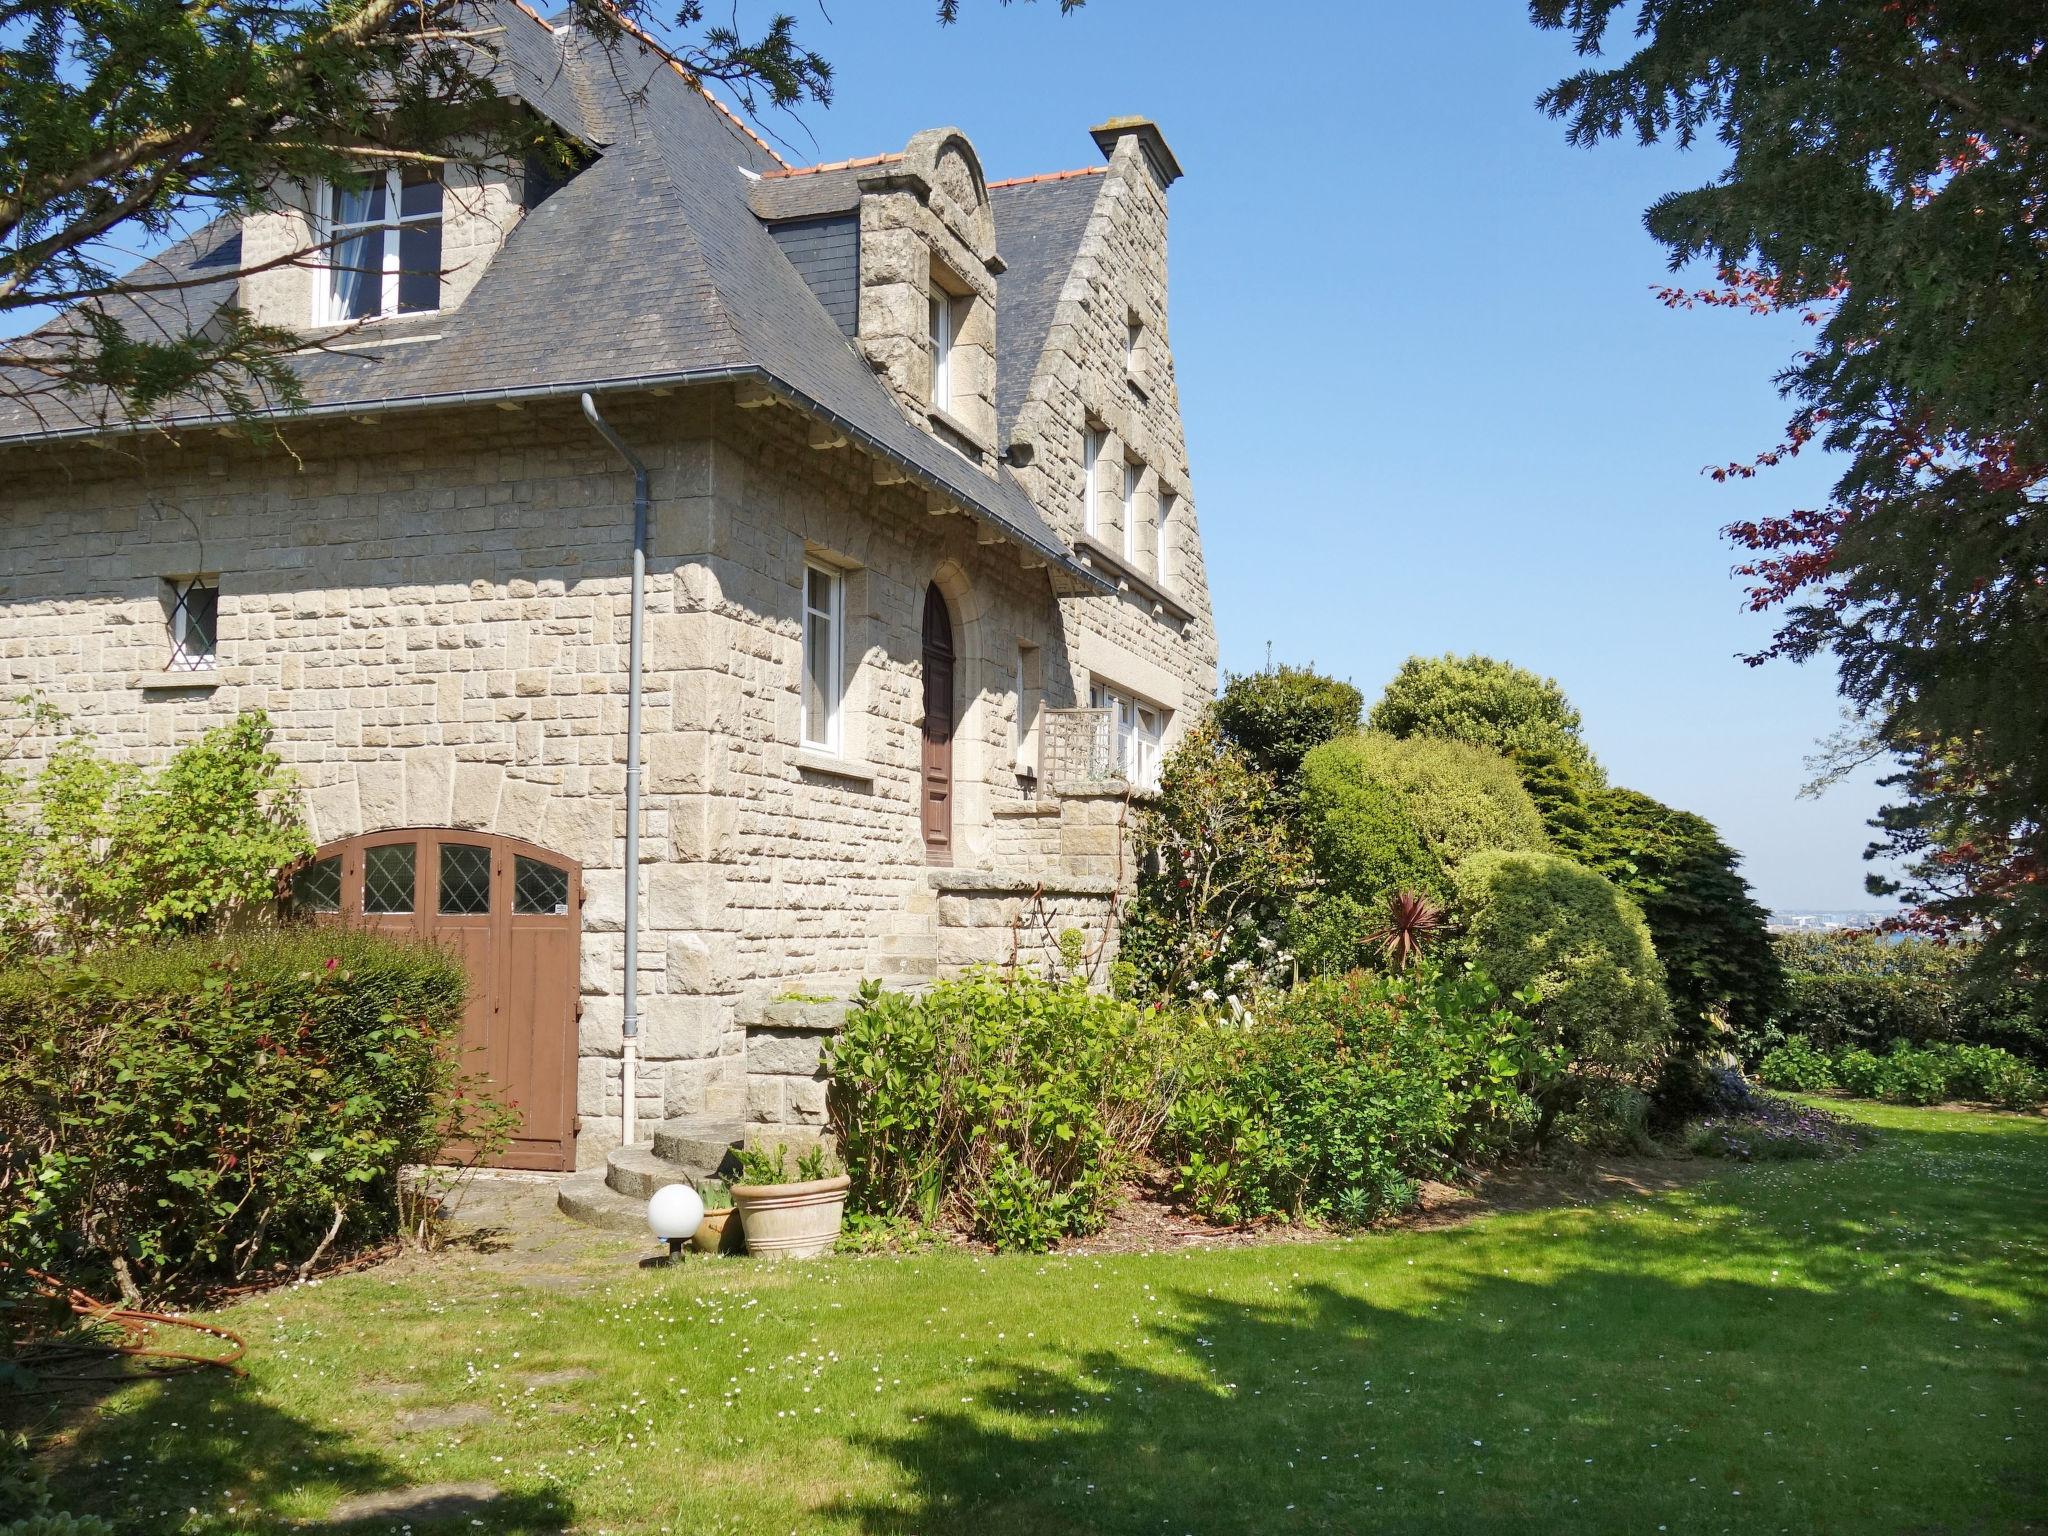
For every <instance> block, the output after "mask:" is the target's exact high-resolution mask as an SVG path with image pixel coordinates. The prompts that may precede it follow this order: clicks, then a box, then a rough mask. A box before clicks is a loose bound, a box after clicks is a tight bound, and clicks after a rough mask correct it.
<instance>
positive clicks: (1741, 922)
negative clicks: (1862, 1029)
mask: <svg viewBox="0 0 2048 1536" xmlns="http://www.w3.org/2000/svg"><path fill="white" fill-rule="evenodd" d="M1565 851H1566V852H1568V853H1569V854H1570V856H1571V857H1573V858H1575V859H1577V860H1578V861H1579V862H1580V863H1582V864H1584V865H1586V866H1587V867H1588V868H1591V869H1596V870H1598V871H1599V872H1600V873H1601V874H1603V875H1605V876H1607V877H1608V879H1610V880H1612V881H1613V882H1614V883H1615V884H1616V885H1618V886H1620V887H1621V889H1622V890H1624V891H1626V892H1627V893H1628V894H1629V895H1630V896H1632V897H1633V898H1635V901H1636V903H1637V905H1638V906H1640V907H1641V908H1642V911H1643V920H1644V921H1645V922H1646V923H1648V924H1649V928H1650V941H1651V943H1652V944H1654V945H1655V946H1656V949H1657V958H1658V959H1659V960H1660V961H1662V962H1663V965H1664V985H1665V989H1666V991H1667V992H1668V993H1669V995H1670V998H1671V1006H1672V1014H1673V1022H1674V1025H1675V1026H1676V1030H1677V1041H1676V1043H1677V1045H1678V1047H1679V1049H1680V1050H1681V1051H1684V1052H1686V1053H1688V1054H1690V1053H1694V1052H1701V1051H1705V1052H1709V1053H1711V1052H1713V1051H1714V1050H1716V1049H1717V1048H1720V1049H1725V1048H1726V1047H1727V1046H1729V1045H1733V1044H1735V1043H1737V1042H1738V1041H1740V1040H1743V1039H1748V1038H1753V1037H1754V1036H1755V1035H1756V1033H1757V1032H1758V1031H1759V1030H1761V1029H1763V1028H1764V1027H1765V1026H1766V1025H1767V1024H1768V1023H1769V1021H1770V1019H1771V1016H1772V1012H1773V1010H1774V1009H1776V1008H1777V1006H1778V1001H1779V997H1780V993H1781V990H1782V988H1783V985H1784V974H1783V971H1782V969H1781V967H1780V965H1779V962H1778V956H1777V952H1776V950H1775V949H1773V947H1772V945H1771V935H1770V932H1769V928H1768V926H1767V924H1768V921H1769V915H1768V914H1767V913H1766V912H1765V911H1764V909H1763V908H1762V907H1760V906H1759V905H1757V902H1756V899H1755V897H1754V896H1752V895H1751V894H1750V889H1749V882H1748V881H1746V880H1744V879H1743V878H1742V876H1741V875H1740V874H1739V873H1737V866H1738V864H1739V863H1740V862H1741V858H1740V855H1738V854H1737V853H1736V852H1735V850H1734V849H1733V848H1730V847H1729V846H1728V845H1727V844H1726V843H1725V842H1723V841H1722V840H1721V835H1720V834H1719V833H1718V832H1717V831H1715V829H1714V826H1713V823H1711V822H1709V821H1707V820H1706V819H1705V818H1704V817H1701V816H1695V815H1693V814H1692V813H1691V812H1690V811H1681V810H1675V809H1673V808H1672V807H1671V806H1668V805H1664V804H1662V803H1660V802H1658V801H1656V800H1653V799H1651V798H1650V797H1649V796H1648V795H1645V794H1639V793H1637V792H1636V791H1635V790H1632V789H1598V790H1594V791H1593V792H1592V793H1591V794H1589V795H1588V796H1587V797H1586V800H1585V824H1584V830H1583V831H1582V832H1581V833H1580V834H1579V835H1578V836H1577V838H1576V839H1575V840H1574V841H1573V843H1572V846H1570V847H1569V848H1567V849H1566V850H1565ZM1724 1026H1725V1030H1726V1031H1727V1032H1729V1037H1728V1038H1724Z"/></svg>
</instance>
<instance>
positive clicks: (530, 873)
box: [512, 853, 569, 917]
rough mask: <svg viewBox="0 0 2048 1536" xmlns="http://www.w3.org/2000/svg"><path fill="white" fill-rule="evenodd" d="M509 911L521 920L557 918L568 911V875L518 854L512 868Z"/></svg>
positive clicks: (562, 870)
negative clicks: (526, 918) (527, 918)
mask: <svg viewBox="0 0 2048 1536" xmlns="http://www.w3.org/2000/svg"><path fill="white" fill-rule="evenodd" d="M512 910H513V911H514V912H516V913H518V914H519V915H520V916H521V917H561V916H563V915H565V914H566V913H567V912H568V910H569V871H567V870H566V869H558V868H556V867H555V866H554V865H552V864H547V863H543V862H542V861H541V860H539V859H529V858H528V857H526V855H525V854H523V853H522V854H520V855H519V857H518V859H517V860H515V861H514V863H513V866H512Z"/></svg>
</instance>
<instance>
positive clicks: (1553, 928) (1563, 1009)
mask: <svg viewBox="0 0 2048 1536" xmlns="http://www.w3.org/2000/svg"><path fill="white" fill-rule="evenodd" d="M1456 911H1457V914H1458V916H1459V917H1460V918H1461V919H1462V921H1463V922H1464V925H1465V933H1464V937H1463V939H1462V940H1461V941H1460V943H1461V947H1462V949H1463V951H1464V953H1465V954H1466V955H1468V956H1469V957H1470V958H1471V959H1472V960H1473V961H1474V962H1475V963H1476V964H1477V965H1478V966H1479V968H1480V969H1481V970H1483V971H1485V972H1486V974H1487V975H1488V976H1490V977H1492V978H1493V979H1494V981H1495V983H1496V984H1498V985H1499V986H1500V987H1501V988H1502V990H1503V991H1507V992H1515V993H1519V992H1524V991H1533V992H1534V993H1535V994H1537V997H1538V1001H1537V1002H1536V1003H1535V1004H1534V1010H1535V1016H1536V1017H1537V1018H1538V1019H1539V1020H1540V1021H1541V1022H1542V1023H1543V1025H1544V1027H1545V1029H1546V1030H1547V1031H1548V1034H1549V1038H1550V1039H1551V1040H1554V1041H1555V1042H1556V1043H1557V1044H1559V1045H1560V1046H1562V1047H1563V1049H1564V1052H1565V1055H1566V1058H1567V1059H1568V1060H1569V1061H1570V1062H1571V1064H1572V1066H1573V1068H1574V1069H1575V1070H1576V1071H1577V1073H1578V1074H1579V1075H1580V1077H1581V1078H1582V1079H1583V1080H1584V1081H1583V1082H1582V1086H1587V1085H1590V1083H1591V1082H1593V1081H1596V1080H1601V1081H1606V1082H1618V1083H1621V1084H1627V1085H1633V1086H1635V1087H1638V1088H1639V1087H1643V1086H1647V1084H1648V1082H1649V1081H1650V1080H1651V1079H1652V1078H1653V1077H1654V1076H1655V1074H1656V1072H1657V1070H1658V1068H1659V1067H1660V1065H1661V1064H1662V1062H1663V1060H1664V1057H1665V1055H1666V1053H1667V1051H1668V1050H1669V1048H1670V1044H1671V1008H1670V1004H1669V1003H1668V1002H1667V1001H1666V1000H1665V995H1664V968H1663V966H1662V965H1661V964H1659V962H1658V960H1657V953H1656V950H1655V949H1654V947H1653V946H1652V945H1651V942H1650V931H1649V928H1648V927H1647V926H1646V925H1645V924H1644V922H1643V914H1642V912H1641V910H1640V909H1639V908H1638V907H1637V906H1636V904H1635V902H1633V901H1632V900H1630V899H1629V897H1628V895H1627V894H1626V893H1625V892H1623V891H1622V890H1621V889H1619V888H1618V887H1617V886H1616V885H1615V884H1614V883H1613V882H1612V881H1611V880H1609V879H1607V878H1606V877H1605V876H1604V875H1601V874H1599V873H1597V872H1595V871H1593V870H1590V869H1587V868H1586V867H1585V866H1584V865H1581V864H1575V863H1573V862H1572V861H1571V860H1570V859H1567V858H1564V857H1562V856H1561V855H1558V854H1554V853H1529V852H1514V853H1501V852H1486V853H1478V854H1474V855H1473V856H1472V857H1470V858H1468V859H1467V860H1465V862H1464V863H1463V864H1462V865H1461V866H1460V867H1459V869H1458V872H1457V904H1456ZM1631 1113H1633V1112H1631Z"/></svg>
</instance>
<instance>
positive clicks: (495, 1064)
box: [293, 827, 582, 1171]
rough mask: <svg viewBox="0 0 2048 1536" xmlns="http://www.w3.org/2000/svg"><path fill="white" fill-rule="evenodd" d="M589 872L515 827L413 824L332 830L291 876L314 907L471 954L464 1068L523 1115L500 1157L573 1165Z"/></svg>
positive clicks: (300, 899) (548, 1166)
mask: <svg viewBox="0 0 2048 1536" xmlns="http://www.w3.org/2000/svg"><path fill="white" fill-rule="evenodd" d="M580 875H581V872H580V871H579V870H578V868H577V866H576V865H575V864H574V863H573V862H571V861H570V860H568V859H565V858H563V857H562V856H561V855H560V854H555V853H550V852H548V851H547V850H546V849H545V848H536V847H534V846H533V845H532V844H531V843H523V842H520V841H519V840H518V839H516V838H510V837H489V836H486V835H485V834H483V833H480V832H458V831H455V830H454V829H452V828H437V827H411V828H406V829H404V830H401V831H396V832H370V833H365V834H364V835H363V836H361V837H352V838H348V839H347V840H345V841H343V842H339V843H329V844H328V845H327V846H326V847H324V848H322V849H321V850H320V851H319V852H318V853H317V854H315V855H314V857H313V860H312V862H311V863H309V864H308V865H306V866H305V867H304V868H303V869H302V870H300V871H299V874H298V877H297V879H296V880H295V881H294V882H293V895H294V899H295V901H296V903H297V905H298V906H299V907H300V908H301V909H303V910H310V911H312V912H313V913H315V914H316V915H319V914H324V915H325V916H326V917H327V918H328V920H330V921H339V922H345V923H360V924H361V925H362V926H364V927H366V928H374V929H381V930H383V931H385V932H390V933H410V934H418V935H421V936H422V937H425V938H429V939H432V940H434V941H436V942H437V943H440V944H443V945H446V946H447V947H449V948H451V949H453V950H454V951H455V952H456V953H457V954H459V955H461V956H462V959H463V963H464V965H465V966H466V967H467V968H468V971H469V1007H468V1012H467V1014H466V1015H465V1017H464V1019H463V1028H462V1060H463V1070H464V1071H466V1072H470V1073H474V1074H476V1075H478V1076H481V1077H483V1078H485V1079H487V1080H488V1081H489V1083H490V1084H491V1090H492V1092H493V1093H495V1094H496V1096H497V1097H498V1098H499V1099H500V1100H501V1101H502V1102H506V1103H509V1104H511V1105H513V1106H514V1107H516V1108H517V1109H518V1110H519V1112H520V1116H521V1124H520V1128H519V1131H518V1133H517V1134H516V1135H515V1136H514V1138H513V1140H512V1144H511V1145H510V1146H509V1147H508V1148H506V1150H505V1151H504V1152H503V1153H502V1154H501V1155H500V1156H498V1157H497V1158H495V1159H493V1161H494V1162H495V1163H496V1165H497V1166H499V1167H501V1168H534V1169H543V1170H548V1171H566V1170H568V1169H570V1168H572V1167H574V1166H575V1160H576V1148H575V1138H576V1006H577V991H578V989H577V970H578V963H577V960H578V957H577V949H578V935H579V933H580V932H581V929H582V921H581V915H580V908H581V905H582V880H581V878H580Z"/></svg>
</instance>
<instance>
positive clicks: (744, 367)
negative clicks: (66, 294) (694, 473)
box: [0, 363, 1116, 593]
mask: <svg viewBox="0 0 2048 1536" xmlns="http://www.w3.org/2000/svg"><path fill="white" fill-rule="evenodd" d="M743 380H744V381H749V382H752V383H757V384H759V385H761V386H762V387H763V388H764V389H766V390H768V391H769V392H770V393H772V394H774V395H777V396H779V397H780V398H781V399H783V400H784V401H786V402H787V403H788V404H789V405H791V406H793V407H795V408H796V409H797V410H799V411H801V412H803V413H804V414H805V415H808V416H815V417H817V418H818V419H819V420H820V421H823V422H826V423H828V424H830V425H831V426H832V427H833V428H834V429H835V430H836V431H838V432H840V433H841V434H842V435H844V436H845V437H847V438H848V439H849V440H851V441H853V442H856V443H858V444H860V446H861V447H862V449H864V450H865V451H866V452H868V453H869V454H872V455H873V456H874V457H876V458H878V459H886V460H888V461H889V462H890V463H891V464H893V465H895V466H896V467H897V468H898V469H901V470H902V471H903V472H904V473H905V474H906V475H907V476H909V477H910V478H911V479H913V480H915V481H916V482H917V483H918V484H920V485H922V486H924V487H925V488H927V489H928V490H933V491H937V492H938V493H939V494H940V495H942V496H947V497H950V498H952V499H953V500H955V501H957V502H959V503H960V504H961V505H962V506H963V507H965V508H966V510H967V511H968V513H969V514H970V515H972V516H973V517H974V518H975V520H976V521H978V522H981V523H985V524H987V525H988V526H989V527H991V528H994V529H995V530H996V531H997V532H999V533H1001V534H1002V535H1003V536H1004V537H1005V538H1007V539H1009V540H1010V541H1011V542H1012V543H1014V544H1018V545H1021V546H1022V547H1024V548H1025V549H1028V550H1030V551H1031V552H1032V553H1034V554H1038V555H1043V556H1044V557H1045V559H1046V561H1047V562H1048V563H1049V564H1052V565H1056V566H1058V567H1059V569H1060V570H1062V571H1063V572H1065V573H1066V574H1067V575H1069V576H1071V577H1073V578H1074V579H1075V580H1076V581H1079V582H1082V583H1083V584H1085V585H1087V586H1089V587H1093V588H1095V589H1096V590H1098V591H1101V592H1105V593H1113V592H1115V591H1116V585H1115V583H1114V582H1111V581H1110V580H1108V579H1107V578H1106V577H1104V576H1103V575H1102V574H1101V573H1100V572H1099V571H1096V570H1093V569H1091V568H1090V567H1088V566H1086V565H1083V564H1082V563H1081V561H1080V560H1079V559H1077V558H1076V557H1075V555H1074V553H1073V551H1071V550H1069V549H1068V548H1067V547H1066V546H1065V545H1063V544H1060V543H1058V542H1056V541H1055V542H1053V543H1050V544H1047V543H1041V542H1039V541H1038V540H1036V539H1033V538H1031V537H1029V536H1028V535H1027V534H1026V533H1025V532H1024V531H1023V530H1022V529H1019V528H1014V527H1012V526H1011V525H1010V524H1009V523H1007V522H1005V521H1004V520H1003V519H1002V518H1001V517H999V516H997V515H996V514H995V512H994V511H993V510H992V509H990V508H988V507H985V506H982V505H980V504H979V503H977V502H975V501H973V500H971V499H970V498H969V497H967V496H965V495H963V494H962V493H961V492H960V491H959V490H958V489H956V488H955V487H953V486H950V485H948V484H946V482H945V481H943V480H941V479H939V477H938V476H936V475H934V474H933V473H932V472H931V471H930V470H928V469H925V468H924V467H923V466H921V465H919V464H918V463H916V462H915V461H914V460H912V459H910V458H909V457H907V456H906V455H904V454H902V453H899V452H897V451H896V450H895V449H894V448H891V447H890V446H889V445H888V444H887V443H884V442H883V441H882V440H881V439H880V438H878V437H876V436H874V434H873V433H870V432H865V431H863V430H861V428H859V427H858V426H856V425H855V424H854V423H852V422H850V421H848V420H847V419H846V418H845V417H844V416H842V415H840V414H839V413H838V412H837V411H835V410H833V409H831V408H830V407H829V406H827V405H824V404H823V403H821V402H820V401H817V400H814V399H812V398H811V397H810V396H809V395H807V394H805V393H804V392H803V391H802V390H800V389H797V388H795V387H794V386H793V385H791V384H789V383H787V382H786V381H784V380H782V379H779V378H777V377H776V376H775V375H774V374H772V373H770V372H768V370H767V369H765V368H762V367H760V366H758V365H757V364H753V363H727V364H721V365H719V366H717V367H713V368H685V369H682V370H679V371H673V372H669V373H641V374H629V375H625V376H622V377H619V378H612V379H593V380H590V381H588V382H584V383H562V384H516V385H508V386H506V387H504V388H502V389H458V390H448V391H445V392H443V393H439V394H431V395H391V396H387V397H385V398H383V399H379V400H355V401H348V402H337V403H334V404H329V405H309V406H306V407H304V408H302V409H300V410H296V411H290V412H283V411H280V412H275V413H272V414H273V415H274V416H275V417H277V418H280V419H282V420H284V421H320V420H331V419H333V418H335V417H352V416H382V415H386V414H388V413H391V412H395V411H412V410H425V409H429V408H432V407H448V406H462V405H500V404H513V403H517V402H522V401H527V400H554V399H562V398H569V397H574V396H577V395H583V394H607V395H610V394H627V393H631V392H633V391H635V390H643V389H657V388H665V387H666V388H673V387H675V386H678V385H684V384H718V383H738V382H741V381H743ZM233 424H234V418H233V417H232V416H224V415H221V414H219V413H216V412H209V413H207V414H204V415H192V416H172V417H167V418H163V419H160V420H156V421H146V422H132V421H129V422H120V423H117V424H114V425H110V426H77V427H61V428H59V429H57V430H55V431H51V432H37V433H34V434H32V435H23V436H19V437H0V448H7V447H11V446H14V445H16V444H20V445H32V444H38V443H53V442H66V441H80V440H88V439H96V438H108V437H135V436H139V435H141V434H142V433H144V432H172V431H179V430H188V431H189V430H196V429H199V428H204V427H225V426H232V425H233Z"/></svg>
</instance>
